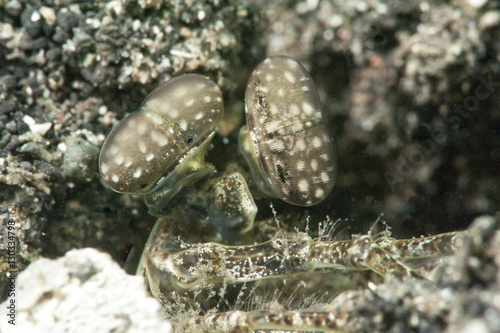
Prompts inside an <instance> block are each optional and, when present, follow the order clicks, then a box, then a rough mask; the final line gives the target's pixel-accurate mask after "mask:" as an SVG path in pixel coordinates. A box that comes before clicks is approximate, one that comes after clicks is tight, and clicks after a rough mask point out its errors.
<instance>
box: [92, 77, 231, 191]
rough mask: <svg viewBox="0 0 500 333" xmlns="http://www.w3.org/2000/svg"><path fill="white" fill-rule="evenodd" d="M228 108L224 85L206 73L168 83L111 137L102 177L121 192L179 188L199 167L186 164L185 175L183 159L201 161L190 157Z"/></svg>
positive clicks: (101, 161)
mask: <svg viewBox="0 0 500 333" xmlns="http://www.w3.org/2000/svg"><path fill="white" fill-rule="evenodd" d="M223 108H224V106H223V102H222V93H221V91H220V89H219V87H218V86H217V85H216V84H215V83H214V82H213V81H211V80H210V79H208V78H207V77H205V76H202V75H196V74H187V75H182V76H178V77H176V78H174V79H172V80H170V81H168V82H166V83H164V84H162V85H161V86H159V87H158V88H156V89H155V90H154V91H153V92H151V94H149V96H148V97H147V98H146V99H145V100H144V102H143V103H142V105H141V106H140V107H139V109H138V110H137V111H136V112H134V113H132V114H131V115H129V116H128V117H126V118H125V119H123V120H122V121H121V122H120V123H119V124H118V125H117V126H116V127H115V128H114V129H113V131H111V133H110V134H109V136H108V137H107V138H106V140H105V142H104V144H103V146H102V150H101V154H100V158H99V170H100V173H101V177H102V179H103V180H104V182H105V183H106V185H107V186H109V187H110V188H111V189H113V190H115V191H116V192H120V193H135V194H150V193H152V192H154V191H156V190H157V189H158V188H160V187H161V186H163V185H166V184H168V186H174V187H175V184H173V183H178V182H180V181H182V179H183V178H186V177H188V176H189V175H192V171H193V170H194V169H195V168H191V169H190V171H185V170H186V168H180V169H183V170H184V173H182V174H179V172H178V171H177V169H179V166H180V164H182V163H183V161H184V162H185V161H191V162H193V161H198V160H199V159H196V158H193V157H191V158H188V157H189V156H190V155H196V152H197V149H198V148H199V147H200V146H206V144H204V143H205V142H206V141H207V140H210V139H211V138H212V137H213V135H211V133H212V132H213V131H214V129H215V128H216V127H217V125H218V124H219V122H220V120H221V118H222V113H223ZM202 155H204V151H203V154H202ZM174 170H176V172H173V171H174ZM173 174H177V175H176V177H174V176H172V175H173ZM169 176H170V180H171V181H170V182H169V181H168V179H169ZM172 177H173V179H174V181H172ZM192 178H193V177H192ZM194 178H196V177H194ZM176 191H178V188H177V190H176ZM176 191H174V192H175V193H176ZM175 193H173V194H171V195H170V197H171V196H173V195H174V194H175Z"/></svg>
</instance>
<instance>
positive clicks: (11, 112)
mask: <svg viewBox="0 0 500 333" xmlns="http://www.w3.org/2000/svg"><path fill="white" fill-rule="evenodd" d="M499 33H500V9H499V6H498V4H497V3H496V2H494V1H489V2H487V1H473V0H454V1H448V2H444V1H426V2H411V1H410V2H409V1H399V0H395V1H363V0H356V1H349V2H348V3H346V2H345V1H340V0H338V1H337V0H331V1H291V0H287V1H285V0H283V1H272V2H268V1H256V2H253V1H252V2H248V3H247V2H245V1H218V0H213V1H207V2H204V1H195V0H189V1H185V2H183V1H162V0H158V1H153V0H140V1H117V0H116V1H108V2H74V1H69V0H60V1H38V0H30V1H20V0H0V222H1V224H0V235H1V236H2V240H1V241H0V271H1V272H4V271H6V270H7V268H8V267H9V264H8V261H7V260H8V259H7V258H8V256H7V253H8V245H7V242H6V240H7V236H6V235H9V234H8V232H9V231H10V232H12V237H13V239H14V242H15V244H16V246H15V252H16V254H15V262H16V266H17V268H18V270H20V271H22V270H23V269H24V268H25V267H26V266H27V265H28V264H29V263H30V262H33V261H35V260H37V258H39V257H40V255H42V256H44V257H49V258H58V257H61V256H63V255H64V254H65V253H66V252H67V251H69V250H71V249H74V248H84V247H93V248H97V249H99V250H101V251H105V252H108V253H109V254H110V255H111V256H112V258H113V259H114V260H115V261H117V262H118V263H119V264H120V265H121V266H122V267H124V268H125V269H126V270H127V271H128V272H129V273H130V272H133V271H134V267H133V266H134V265H133V263H132V262H131V261H130V258H131V257H134V253H135V256H137V253H139V252H140V251H141V250H142V246H143V244H144V242H145V239H146V238H147V235H148V232H149V230H150V228H151V227H152V225H153V222H154V218H153V217H151V216H149V215H148V214H147V212H146V209H145V206H144V204H143V203H142V202H141V201H140V200H139V199H136V198H133V197H130V196H123V195H118V194H116V193H113V192H111V191H109V190H106V189H105V188H104V187H103V185H102V184H101V183H100V181H99V176H98V170H97V163H96V160H97V154H98V151H99V149H100V145H101V144H102V142H103V140H104V138H105V136H106V135H107V134H108V133H109V131H110V130H111V128H112V127H113V126H114V125H115V124H117V122H118V121H119V120H120V119H123V117H124V116H125V115H126V114H128V113H130V112H133V111H134V110H135V109H136V108H137V107H138V106H139V105H140V103H141V102H142V101H143V99H144V98H145V97H146V96H147V94H148V92H150V91H151V90H152V89H153V88H154V87H156V86H157V85H158V84H159V83H161V82H163V81H165V80H167V79H169V78H171V77H172V76H175V75H178V74H181V73H187V72H196V73H200V74H204V75H208V76H210V77H211V78H212V79H213V80H214V81H215V82H217V83H218V85H219V86H220V87H221V89H222V91H223V95H224V103H225V112H226V113H227V114H228V118H230V121H227V122H225V123H223V124H222V125H221V128H220V131H219V133H220V134H219V135H217V136H216V137H215V139H214V141H213V147H212V148H211V151H210V152H209V156H212V157H211V158H212V162H214V163H215V162H217V163H216V165H217V167H218V168H219V169H223V168H225V166H226V163H227V162H228V161H227V157H224V156H232V154H233V152H234V151H236V145H237V129H238V128H239V126H240V124H239V123H238V119H242V113H243V105H242V101H243V98H244V89H245V85H246V81H247V80H248V77H249V74H250V73H251V71H252V70H253V69H254V67H255V65H256V64H257V63H258V62H260V61H261V60H263V59H264V57H265V56H267V55H276V54H284V55H288V56H290V57H293V58H295V59H296V60H298V61H299V62H301V63H302V64H303V65H304V66H305V67H306V68H307V69H308V70H309V71H310V73H311V75H312V77H313V79H314V81H315V82H316V85H317V86H318V89H319V91H320V97H321V100H322V102H323V105H324V111H325V117H326V119H327V122H328V124H327V125H328V127H329V128H330V130H331V135H332V137H333V138H334V140H335V145H336V148H337V153H338V163H339V166H338V170H339V172H338V177H337V181H336V184H335V188H334V191H333V193H332V194H331V196H330V197H329V198H328V199H327V200H325V201H324V202H323V203H321V204H320V205H318V206H315V207H311V208H309V209H307V210H304V209H297V208H294V207H290V206H288V205H285V204H283V203H280V202H273V204H274V207H275V208H276V210H277V211H278V213H280V212H283V211H287V212H288V211H291V212H292V213H297V214H299V213H300V214H303V215H310V216H311V218H310V221H312V222H314V223H311V226H312V225H313V224H316V223H317V222H318V221H322V220H324V219H325V216H326V215H329V216H330V218H332V219H334V220H335V219H337V218H340V219H345V220H346V223H345V224H344V225H348V226H349V232H352V233H366V231H367V230H368V229H369V228H370V226H371V225H372V224H373V222H374V221H375V220H376V219H377V217H379V216H380V214H384V215H383V219H384V220H385V221H386V222H387V223H388V224H389V225H390V226H391V227H392V230H393V235H394V236H396V237H399V238H402V237H412V236H419V235H422V234H424V235H428V234H435V233H439V232H445V231H452V230H463V229H466V228H467V227H468V226H469V225H470V224H471V223H472V221H473V220H474V218H476V217H478V216H481V215H483V214H489V215H495V214H496V213H497V212H498V210H499V206H500V194H499V193H500V192H499V191H498V186H499V184H500V179H499V178H500V174H499V172H498V165H500V150H499V149H500V148H499V147H500V112H499V108H498V105H500V65H499V64H500V40H499V39H498V38H497V37H498V35H499ZM235 123H237V124H238V125H235ZM228 152H229V153H228ZM208 158H210V157H208ZM267 204H268V203H267V202H266V203H265V205H264V204H262V203H258V205H259V209H260V211H261V212H262V215H265V214H266V213H269V208H268V205H267ZM266 205H267V206H266ZM304 225H305V223H304V224H302V225H297V227H299V228H301V230H303V229H304ZM8 226H14V228H13V230H8ZM313 231H314V230H313ZM7 285H8V284H7V283H6V275H5V274H1V275H0V286H2V295H1V296H2V300H3V299H5V298H6V292H7V287H6V286H7ZM474 285H475V284H471V285H468V286H466V287H464V288H469V287H472V286H474ZM464 297H465V296H464ZM464 302H467V301H464ZM453 313H454V314H455V317H453V318H455V319H454V320H455V321H456V322H457V323H462V321H460V320H463V321H464V322H465V321H467V320H468V319H469V317H467V316H462V317H461V316H460V312H459V311H458V310H457V311H455V312H453ZM485 313H486V312H485ZM487 313H491V311H490V312H487ZM450 318H451V317H450ZM462 318H463V319H462ZM470 318H472V317H470ZM450 320H451V319H450ZM481 320H482V319H480V320H479V321H471V322H468V323H467V324H464V325H465V326H464V327H469V331H467V332H472V328H474V327H483V326H484V325H483V324H484V323H483V322H482V321H481ZM488 325H489V324H488ZM457 327H458V326H457Z"/></svg>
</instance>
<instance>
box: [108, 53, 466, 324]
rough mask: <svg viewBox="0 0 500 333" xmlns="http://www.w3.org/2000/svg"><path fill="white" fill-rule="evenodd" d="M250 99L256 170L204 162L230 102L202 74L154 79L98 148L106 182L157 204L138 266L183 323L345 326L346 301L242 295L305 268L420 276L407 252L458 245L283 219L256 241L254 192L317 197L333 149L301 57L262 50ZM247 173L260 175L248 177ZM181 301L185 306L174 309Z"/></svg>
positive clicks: (448, 237)
mask: <svg viewBox="0 0 500 333" xmlns="http://www.w3.org/2000/svg"><path fill="white" fill-rule="evenodd" d="M245 98H246V116H247V117H246V118H247V125H248V126H243V127H242V129H241V131H240V135H239V141H240V150H241V152H242V155H243V157H244V158H245V159H246V161H247V163H248V168H249V172H247V171H246V169H247V168H246V167H243V166H234V165H233V166H231V167H228V170H226V171H223V172H219V173H218V174H215V175H214V173H215V172H216V170H215V167H214V166H213V165H212V164H210V163H207V162H205V154H206V152H207V150H208V147H209V145H210V142H211V140H212V138H213V136H214V135H215V134H214V133H215V129H216V127H217V125H218V123H219V122H220V120H221V118H222V109H223V104H222V94H221V92H220V90H219V88H218V87H217V86H216V85H215V83H213V82H212V81H211V80H210V79H208V78H206V77H204V76H200V75H184V76H180V77H178V78H174V79H173V80H171V81H169V82H167V83H165V84H163V85H161V86H160V87H158V88H157V89H155V90H154V91H153V92H152V93H151V94H150V95H149V96H148V98H146V100H145V101H144V103H143V104H142V105H141V107H140V108H139V110H138V111H137V112H135V113H133V114H131V115H130V116H129V117H127V118H125V119H124V120H123V121H122V122H121V123H120V124H119V125H118V126H117V127H116V128H115V129H114V130H113V131H112V132H111V134H110V135H109V136H108V138H107V139H106V141H105V143H104V145H103V148H102V151H101V156H100V172H101V176H102V178H103V180H104V182H105V183H106V184H107V185H108V186H109V187H110V188H111V189H113V190H115V191H117V192H123V193H135V194H142V195H144V196H145V201H146V204H147V205H148V206H149V208H150V212H151V213H152V214H153V215H158V216H161V217H160V218H159V220H158V222H157V224H156V225H155V227H154V228H153V230H152V231H151V235H150V238H149V240H148V243H147V244H146V247H145V251H144V254H143V257H142V260H141V263H140V264H139V269H138V273H139V274H145V275H146V277H147V279H148V282H149V286H150V289H151V291H152V293H153V295H154V296H155V297H157V298H158V299H159V300H160V301H162V303H163V304H164V306H165V309H166V310H167V312H169V313H170V315H172V317H171V319H172V320H173V321H174V324H177V325H178V326H177V328H178V330H182V329H186V330H187V331H189V332H197V331H200V332H251V331H254V330H261V329H265V330H267V331H276V332H278V331H280V330H289V331H293V330H303V331H304V330H306V331H307V330H311V331H337V330H343V329H345V328H346V326H345V325H346V320H347V318H348V317H349V315H348V314H346V313H342V311H341V309H339V308H329V307H328V306H325V307H323V308H322V309H319V310H318V309H316V310H311V309H308V308H307V306H305V305H304V306H303V308H302V309H283V308H267V309H262V308H258V306H254V308H251V307H250V306H247V305H243V308H242V306H241V305H242V303H244V301H242V298H243V297H247V298H253V299H256V298H258V297H264V298H265V296H262V295H263V294H264V295H265V293H266V292H267V291H268V290H270V288H278V289H279V288H281V287H284V286H285V285H286V283H287V280H288V279H294V278H297V279H302V277H303V276H309V277H310V279H304V280H300V281H301V283H300V284H299V286H300V285H305V288H306V289H307V287H308V286H307V282H306V281H313V282H314V283H317V281H322V280H321V277H324V276H325V275H326V274H331V273H333V272H336V271H338V270H341V271H367V270H369V271H373V272H375V273H377V274H379V275H381V276H387V275H391V276H394V277H396V278H399V279H404V278H407V277H410V278H417V279H422V278H425V274H424V275H422V274H421V273H420V272H417V271H415V270H414V269H412V268H411V267H409V266H407V265H406V264H405V262H406V261H408V260H412V259H421V258H441V257H444V256H448V255H451V254H453V253H454V251H455V249H456V244H457V239H459V238H460V236H461V234H460V233H448V234H442V235H436V236H431V237H424V238H418V239H411V240H396V239H394V238H391V237H388V236H387V235H382V236H378V237H372V236H371V235H365V236H359V237H354V238H353V239H351V240H344V241H334V240H331V239H325V238H324V237H318V238H317V239H313V238H311V236H310V235H308V234H307V233H303V232H295V233H287V232H283V231H282V230H277V231H276V232H275V233H274V236H272V237H271V239H269V240H268V241H263V242H260V243H256V242H255V239H253V238H252V233H251V228H252V226H253V225H254V219H255V216H256V214H257V206H256V203H255V202H254V200H253V196H252V193H256V192H258V194H259V197H266V196H267V197H270V198H278V199H280V200H283V201H285V202H287V203H290V204H293V205H297V206H310V205H314V204H316V203H318V202H320V201H322V200H324V199H325V198H327V196H328V195H329V193H330V192H331V191H332V188H333V184H334V179H335V168H336V158H335V150H334V145H333V141H332V139H331V137H330V135H329V133H328V131H327V129H326V127H325V124H324V120H323V115H322V112H321V105H320V100H319V97H318V93H317V91H316V87H315V85H314V82H313V81H312V78H311V77H310V75H309V74H308V73H307V72H306V70H305V69H304V68H303V67H302V66H301V65H300V64H299V63H297V62H296V61H294V60H292V59H290V58H287V57H272V58H269V59H266V60H265V61H263V62H262V63H261V64H260V65H259V66H258V67H257V68H256V70H255V71H254V72H253V74H252V75H251V77H250V80H249V83H248V87H247V90H246V97H245ZM249 173H250V174H251V175H252V182H251V184H252V186H248V184H247V181H246V179H245V177H244V176H243V175H244V174H249ZM259 223H261V222H259ZM320 236H321V235H320ZM266 281H271V284H270V285H266ZM273 281H277V282H276V283H275V284H272V283H274V282H273ZM321 283H325V282H324V281H322V282H321ZM321 283H320V284H321ZM249 286H252V287H251V289H249V288H250V287H249ZM275 286H277V287H275ZM266 288H267V289H266ZM327 289H328V288H327ZM266 290H267V291H266ZM245 295H246V296H245ZM301 297H302V298H303V299H306V298H307V297H306V296H304V295H303V296H301ZM313 303H314V302H313ZM300 304H302V305H303V304H305V303H300ZM249 307H250V308H249ZM234 308H236V310H235V309H234ZM183 311H184V312H185V313H187V314H188V315H185V317H184V318H183V319H176V317H175V316H178V317H179V318H180V317H182V316H180V315H179V313H181V312H183ZM214 312H215V313H214ZM186 317H187V318H186Z"/></svg>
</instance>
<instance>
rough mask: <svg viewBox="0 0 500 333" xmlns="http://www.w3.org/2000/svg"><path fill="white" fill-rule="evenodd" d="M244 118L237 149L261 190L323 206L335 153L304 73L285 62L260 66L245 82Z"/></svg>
mask: <svg viewBox="0 0 500 333" xmlns="http://www.w3.org/2000/svg"><path fill="white" fill-rule="evenodd" d="M245 112H246V118H247V125H248V129H246V128H243V129H242V130H241V131H240V148H242V152H243V155H244V156H245V159H246V160H247V162H248V163H249V165H250V167H251V171H252V176H253V177H254V179H256V184H257V186H258V187H259V189H260V190H261V191H262V192H263V193H264V194H267V195H269V196H274V197H278V198H280V199H282V200H284V201H286V202H288V203H290V204H293V205H297V206H311V205H315V204H317V203H319V202H320V201H322V200H324V199H325V198H326V197H327V196H328V194H330V192H331V191H332V188H333V184H334V181H335V174H336V157H335V150H334V146H333V142H332V139H331V138H330V136H329V134H328V131H327V129H326V126H325V124H324V121H323V114H322V111H321V102H320V99H319V95H318V91H317V89H316V86H315V85H314V82H313V80H312V78H311V76H310V75H309V73H307V71H306V70H305V69H304V67H302V66H301V65H300V64H299V63H298V62H296V61H295V60H293V59H291V58H288V57H282V56H279V57H271V58H268V59H266V60H264V61H263V62H262V63H261V64H260V65H259V66H258V67H257V68H256V69H255V70H254V72H253V73H252V75H251V76H250V79H249V81H248V85H247V89H246V94H245Z"/></svg>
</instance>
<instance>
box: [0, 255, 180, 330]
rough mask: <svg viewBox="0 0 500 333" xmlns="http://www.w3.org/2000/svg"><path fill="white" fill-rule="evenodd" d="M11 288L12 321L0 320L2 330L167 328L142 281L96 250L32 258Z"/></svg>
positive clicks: (169, 328) (3, 305)
mask: <svg viewBox="0 0 500 333" xmlns="http://www.w3.org/2000/svg"><path fill="white" fill-rule="evenodd" d="M16 287H17V291H18V294H17V303H16V306H17V318H16V320H15V323H16V325H15V326H12V325H10V324H9V323H8V322H7V321H6V320H2V321H1V322H0V329H1V330H2V332H13V328H15V330H14V332H103V333H104V332H106V333H108V332H166V333H168V332H171V331H172V327H171V325H170V324H169V323H168V322H167V321H165V319H164V318H163V315H162V311H161V307H160V305H159V304H158V302H157V301H156V300H155V299H154V298H153V297H152V296H150V295H149V293H148V292H147V291H146V286H145V283H144V279H143V278H142V277H139V276H130V275H128V274H126V273H125V272H124V271H123V270H122V269H121V268H120V267H119V266H118V265H117V264H116V263H115V262H113V260H112V259H111V257H110V256H109V255H107V254H104V253H101V252H99V251H96V250H95V249H91V248H86V249H80V250H72V251H69V252H68V253H66V255H65V256H64V257H62V258H59V259H57V260H50V259H40V260H37V261H36V262H34V263H33V264H31V265H30V266H29V267H27V268H26V270H24V271H23V272H22V273H21V274H19V276H18V277H17V286H16ZM7 305H8V303H7V302H4V303H2V305H1V306H2V308H5V307H7Z"/></svg>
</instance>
